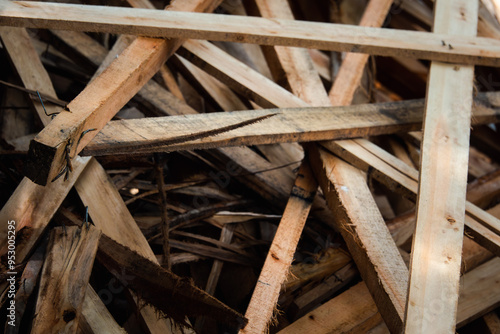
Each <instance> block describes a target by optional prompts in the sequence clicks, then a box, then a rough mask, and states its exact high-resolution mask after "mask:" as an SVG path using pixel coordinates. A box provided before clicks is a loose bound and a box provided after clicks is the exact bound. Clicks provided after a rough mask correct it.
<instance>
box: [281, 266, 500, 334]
mask: <svg viewBox="0 0 500 334" xmlns="http://www.w3.org/2000/svg"><path fill="white" fill-rule="evenodd" d="M499 261H500V260H499V259H498V258H493V259H492V260H489V261H488V262H486V263H484V264H482V265H481V266H479V267H477V268H475V269H473V270H471V271H469V272H468V273H466V274H465V275H464V276H463V277H462V281H463V286H462V289H461V293H460V299H459V304H458V316H457V320H458V321H459V322H458V323H457V327H461V326H463V325H465V324H466V323H467V322H470V321H471V320H473V319H476V318H478V317H479V316H481V315H483V314H485V313H487V312H489V311H490V310H492V309H493V308H495V307H496V306H498V304H499V303H500V291H499V288H500V284H499V282H498V279H497V277H498V275H500V265H499ZM490 288H491V290H490ZM478 295H480V296H481V297H480V298H476V297H477V296H478ZM377 313H378V312H377V308H376V306H375V303H374V302H373V299H372V298H371V297H370V293H369V291H368V289H367V288H366V285H365V284H364V283H363V282H362V283H358V284H357V285H356V286H354V287H352V288H351V289H349V290H347V291H346V292H343V293H342V294H340V295H339V296H337V297H336V298H333V299H331V300H330V301H328V302H327V303H325V304H323V305H321V306H320V307H318V308H317V309H315V310H313V311H311V312H309V313H308V314H306V315H304V316H303V317H302V318H300V319H298V320H296V321H295V322H294V323H292V324H291V325H289V326H288V327H286V328H285V329H283V330H281V331H280V332H279V333H280V334H292V333H304V332H308V333H317V334H326V333H360V332H365V331H367V330H369V329H371V328H373V327H375V326H376V325H377V324H378V323H379V322H380V320H381V319H380V317H378V318H377V317H376V316H377ZM332 314H335V315H336V316H332Z"/></svg>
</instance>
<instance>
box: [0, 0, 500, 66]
mask: <svg viewBox="0 0 500 334" xmlns="http://www.w3.org/2000/svg"><path fill="white" fill-rule="evenodd" d="M0 9H1V11H2V16H0V24H1V25H11V26H22V27H26V28H49V29H61V30H80V31H100V32H109V33H115V34H126V33H128V34H130V33H134V34H136V35H141V36H151V37H168V38H175V39H177V38H182V39H185V38H193V39H204V40H214V41H221V40H222V41H230V42H241V43H255V44H263V45H283V46H297V47H305V48H315V49H320V50H333V51H347V52H362V53H370V54H375V55H380V56H403V57H411V58H421V59H428V60H433V61H443V62H451V63H465V64H477V65H487V66H500V60H499V59H498V58H499V55H500V44H499V43H498V41H496V40H494V39H490V38H470V37H460V38H458V37H456V36H453V35H452V34H443V33H439V34H430V33H426V32H417V31H401V30H393V29H381V28H373V27H359V26H349V25H340V24H323V23H317V22H301V21H292V20H279V19H274V20H268V19H264V18H256V17H245V18H241V17H238V16H235V15H232V16H228V15H226V16H220V15H216V14H215V15H214V14H212V15H208V14H205V15H202V14H196V13H175V14H173V13H159V12H158V11H156V10H148V9H137V8H134V9H128V8H121V7H113V8H109V7H103V6H82V5H68V4H52V3H39V2H29V1H26V2H16V1H13V2H8V1H3V2H2V3H1V8H0ZM61 13H64V15H61ZM311 31H314V32H315V33H314V35H312V36H311V34H310V32H311Z"/></svg>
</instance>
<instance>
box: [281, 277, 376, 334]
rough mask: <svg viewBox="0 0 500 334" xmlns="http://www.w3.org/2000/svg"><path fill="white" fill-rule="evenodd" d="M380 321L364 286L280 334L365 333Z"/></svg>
mask: <svg viewBox="0 0 500 334" xmlns="http://www.w3.org/2000/svg"><path fill="white" fill-rule="evenodd" d="M381 320H382V319H381V317H380V314H379V313H378V312H377V307H376V306H375V303H374V302H373V299H372V298H371V297H370V292H369V291H368V289H367V287H366V285H365V284H364V283H363V282H361V283H358V284H357V285H355V286H354V287H352V288H350V289H349V290H347V291H346V292H344V293H342V294H340V295H339V296H338V297H336V298H334V299H331V300H330V301H329V302H327V303H325V304H323V305H322V306H320V307H318V308H317V309H316V310H314V311H312V312H309V313H308V314H306V315H305V316H303V317H302V318H300V319H299V320H297V321H295V322H294V323H293V324H291V325H290V326H288V327H286V328H285V329H283V330H281V331H280V332H279V334H302V333H315V334H326V333H363V332H366V331H367V330H368V329H370V328H372V327H374V326H375V325H377V324H378V323H379V322H380V321H381Z"/></svg>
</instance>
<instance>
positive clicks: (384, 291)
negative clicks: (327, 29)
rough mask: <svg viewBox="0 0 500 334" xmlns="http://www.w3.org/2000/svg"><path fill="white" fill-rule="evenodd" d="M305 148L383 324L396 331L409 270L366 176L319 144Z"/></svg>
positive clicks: (398, 328) (399, 324) (404, 298)
mask: <svg viewBox="0 0 500 334" xmlns="http://www.w3.org/2000/svg"><path fill="white" fill-rule="evenodd" d="M309 152H310V161H311V165H312V166H313V170H314V171H315V173H316V175H317V176H318V178H319V179H318V182H319V184H320V186H321V188H322V190H323V193H324V194H325V197H326V199H327V203H328V206H329V207H330V209H331V210H332V212H333V213H334V216H336V222H337V223H338V224H339V225H340V226H339V230H340V232H341V233H342V236H343V238H344V240H345V241H346V243H347V246H348V247H349V251H350V253H351V255H352V256H353V259H354V260H355V261H356V264H357V267H358V269H359V271H360V273H361V275H362V277H363V278H364V281H365V282H366V284H367V285H368V286H369V290H370V292H371V294H372V295H373V296H374V298H375V301H376V303H377V307H378V309H379V310H380V312H381V313H382V316H383V318H384V320H385V322H386V324H387V326H388V327H389V328H390V329H391V331H393V332H399V331H400V330H401V329H402V328H403V318H404V310H405V305H404V304H405V302H406V289H407V281H408V270H407V269H406V266H405V264H404V262H403V259H402V258H401V255H400V253H399V250H398V249H397V247H396V245H395V243H394V241H393V240H392V238H391V235H390V234H389V231H388V229H387V226H386V224H385V222H384V220H383V218H382V216H381V215H380V211H378V209H377V207H376V204H375V203H374V199H373V197H372V195H371V192H370V190H369V188H368V185H367V183H366V175H365V174H364V173H363V172H362V171H360V170H358V169H356V168H355V167H353V166H350V165H348V164H347V163H346V162H344V161H342V160H340V159H339V158H337V157H335V156H333V155H331V154H329V153H328V152H327V151H325V150H323V149H321V148H319V147H316V146H312V145H311V147H310V148H309ZM372 203H373V204H372ZM374 236H376V237H374Z"/></svg>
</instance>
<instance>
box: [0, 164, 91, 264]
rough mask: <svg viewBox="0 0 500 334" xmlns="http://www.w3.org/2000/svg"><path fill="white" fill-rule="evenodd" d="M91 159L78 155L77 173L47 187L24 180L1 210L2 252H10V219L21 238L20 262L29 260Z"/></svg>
mask: <svg viewBox="0 0 500 334" xmlns="http://www.w3.org/2000/svg"><path fill="white" fill-rule="evenodd" d="M89 160H91V159H89V158H80V157H77V158H75V160H74V161H73V173H71V175H70V177H69V179H68V180H67V181H64V180H63V179H62V178H60V179H59V180H57V181H56V182H53V183H51V184H49V185H48V186H46V187H42V186H39V185H37V184H34V183H33V182H31V180H29V179H28V178H24V179H23V180H22V181H21V183H20V184H19V186H18V187H17V188H16V190H15V192H14V194H12V196H11V197H10V198H9V201H8V202H7V203H6V204H5V205H4V207H3V208H2V211H0V219H2V220H1V222H2V224H1V225H0V244H1V245H2V248H1V250H0V254H5V252H6V251H7V222H8V221H9V220H15V221H16V234H17V235H18V238H19V239H18V240H19V241H18V242H17V243H16V262H17V263H21V262H23V261H24V260H25V259H26V256H27V255H28V254H29V253H30V252H31V249H32V248H33V246H34V245H35V243H36V242H37V241H38V239H39V237H40V236H41V235H42V233H43V231H44V230H45V228H46V227H47V225H48V224H49V221H50V219H51V218H52V216H53V215H54V213H55V212H56V211H57V209H58V208H59V206H60V205H61V203H62V201H63V200H64V198H65V197H66V195H67V194H68V192H69V191H70V189H71V188H72V187H73V184H74V183H75V181H76V179H77V178H78V177H79V176H80V173H81V172H82V171H83V169H84V168H85V166H86V165H87V163H88V162H89Z"/></svg>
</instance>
